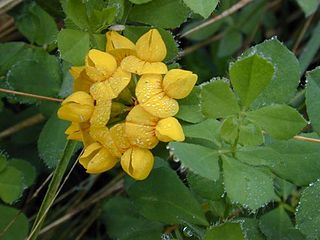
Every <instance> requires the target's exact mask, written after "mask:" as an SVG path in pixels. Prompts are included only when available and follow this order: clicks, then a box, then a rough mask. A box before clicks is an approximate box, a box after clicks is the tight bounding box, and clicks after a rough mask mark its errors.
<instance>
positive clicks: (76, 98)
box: [61, 91, 94, 106]
mask: <svg viewBox="0 0 320 240" xmlns="http://www.w3.org/2000/svg"><path fill="white" fill-rule="evenodd" d="M66 103H77V104H81V105H88V106H93V104H94V100H93V98H92V97H91V96H90V94H88V93H86V92H82V91H78V92H75V93H73V94H71V95H70V96H69V97H67V98H66V99H65V100H64V101H63V102H62V103H61V105H64V104H66Z"/></svg>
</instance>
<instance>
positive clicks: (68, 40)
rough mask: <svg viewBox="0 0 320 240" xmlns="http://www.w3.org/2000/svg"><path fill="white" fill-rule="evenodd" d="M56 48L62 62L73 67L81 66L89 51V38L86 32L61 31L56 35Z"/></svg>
mask: <svg viewBox="0 0 320 240" xmlns="http://www.w3.org/2000/svg"><path fill="white" fill-rule="evenodd" d="M58 48H59V50H60V52H61V57H62V59H63V60H65V61H67V62H70V63H72V64H73V65H78V66H79V65H83V64H84V59H85V56H86V55H87V53H88V52H89V49H90V37H89V34H88V33H86V32H81V31H78V30H72V29H63V30H61V31H60V32H59V34H58Z"/></svg>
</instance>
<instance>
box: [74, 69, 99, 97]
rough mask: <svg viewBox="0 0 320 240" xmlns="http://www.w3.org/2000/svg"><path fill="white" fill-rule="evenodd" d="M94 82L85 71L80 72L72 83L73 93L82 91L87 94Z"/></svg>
mask: <svg viewBox="0 0 320 240" xmlns="http://www.w3.org/2000/svg"><path fill="white" fill-rule="evenodd" d="M94 83H95V81H94V80H93V79H91V78H89V76H88V75H87V73H86V71H85V70H84V71H82V72H81V73H80V76H79V77H78V78H75V79H74V81H73V91H74V92H77V91H83V92H87V93H89V91H90V87H91V86H92V84H94Z"/></svg>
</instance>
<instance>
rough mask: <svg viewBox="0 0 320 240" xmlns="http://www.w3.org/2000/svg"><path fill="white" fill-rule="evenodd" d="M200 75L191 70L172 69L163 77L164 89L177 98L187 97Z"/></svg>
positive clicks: (170, 95)
mask: <svg viewBox="0 0 320 240" xmlns="http://www.w3.org/2000/svg"><path fill="white" fill-rule="evenodd" d="M197 79H198V76H197V75H196V74H193V73H192V72H191V71H186V70H181V69H172V70H170V71H169V72H167V74H166V75H165V76H164V78H163V83H162V84H163V89H164V91H165V92H166V94H167V95H168V96H169V97H171V98H175V99H181V98H185V97H186V96H188V95H189V94H190V92H191V91H192V88H193V87H194V85H195V84H196V82H197Z"/></svg>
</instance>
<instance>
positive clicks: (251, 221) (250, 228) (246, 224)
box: [241, 218, 265, 240]
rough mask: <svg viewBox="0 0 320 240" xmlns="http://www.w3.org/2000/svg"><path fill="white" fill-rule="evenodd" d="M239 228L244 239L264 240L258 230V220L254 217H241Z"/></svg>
mask: <svg viewBox="0 0 320 240" xmlns="http://www.w3.org/2000/svg"><path fill="white" fill-rule="evenodd" d="M241 229H242V231H243V233H244V235H245V236H246V238H245V239H246V240H265V237H264V236H263V234H262V233H261V232H260V230H259V225H258V220H257V219H255V218H241Z"/></svg>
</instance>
